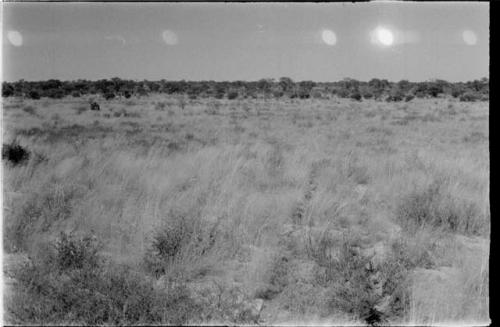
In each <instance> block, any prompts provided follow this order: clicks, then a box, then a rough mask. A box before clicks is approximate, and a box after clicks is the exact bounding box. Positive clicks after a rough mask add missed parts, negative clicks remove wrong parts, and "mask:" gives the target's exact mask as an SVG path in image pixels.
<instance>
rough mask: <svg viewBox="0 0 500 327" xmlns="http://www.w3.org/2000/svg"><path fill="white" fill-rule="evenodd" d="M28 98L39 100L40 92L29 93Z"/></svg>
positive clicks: (32, 91)
mask: <svg viewBox="0 0 500 327" xmlns="http://www.w3.org/2000/svg"><path fill="white" fill-rule="evenodd" d="M28 98H30V99H33V100H39V99H40V92H38V91H37V90H31V91H29V92H28Z"/></svg>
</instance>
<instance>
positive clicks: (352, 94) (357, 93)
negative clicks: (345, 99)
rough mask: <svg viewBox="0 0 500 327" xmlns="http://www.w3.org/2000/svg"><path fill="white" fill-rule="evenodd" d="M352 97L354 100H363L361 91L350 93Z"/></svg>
mask: <svg viewBox="0 0 500 327" xmlns="http://www.w3.org/2000/svg"><path fill="white" fill-rule="evenodd" d="M350 98H351V99H353V100H356V101H361V99H362V96H361V93H359V92H352V93H351V95H350Z"/></svg>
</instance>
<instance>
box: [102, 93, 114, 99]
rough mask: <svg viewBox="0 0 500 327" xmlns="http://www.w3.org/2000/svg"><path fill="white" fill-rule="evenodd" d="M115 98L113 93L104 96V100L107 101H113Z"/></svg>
mask: <svg viewBox="0 0 500 327" xmlns="http://www.w3.org/2000/svg"><path fill="white" fill-rule="evenodd" d="M114 98H115V94H114V93H112V92H107V93H105V94H104V99H106V100H111V99H114Z"/></svg>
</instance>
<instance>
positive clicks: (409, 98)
mask: <svg viewBox="0 0 500 327" xmlns="http://www.w3.org/2000/svg"><path fill="white" fill-rule="evenodd" d="M414 98H415V96H414V95H412V94H409V95H407V96H406V97H405V101H406V102H410V101H411V100H413V99H414Z"/></svg>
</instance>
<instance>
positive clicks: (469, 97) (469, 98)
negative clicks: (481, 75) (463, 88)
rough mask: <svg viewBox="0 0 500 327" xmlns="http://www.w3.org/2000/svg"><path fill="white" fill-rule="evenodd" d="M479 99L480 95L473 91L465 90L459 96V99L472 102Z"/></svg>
mask: <svg viewBox="0 0 500 327" xmlns="http://www.w3.org/2000/svg"><path fill="white" fill-rule="evenodd" d="M479 99H480V96H479V95H478V94H477V93H475V92H470V91H469V92H465V93H464V94H462V95H461V96H460V101H462V102H474V101H478V100H479Z"/></svg>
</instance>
